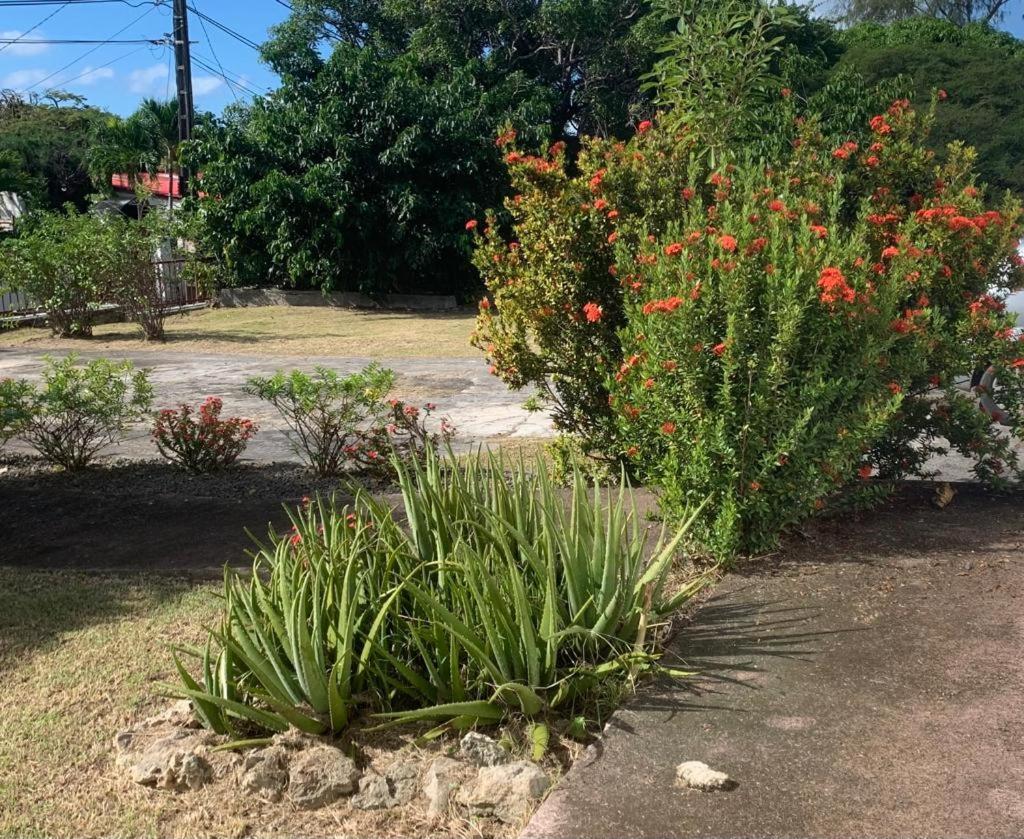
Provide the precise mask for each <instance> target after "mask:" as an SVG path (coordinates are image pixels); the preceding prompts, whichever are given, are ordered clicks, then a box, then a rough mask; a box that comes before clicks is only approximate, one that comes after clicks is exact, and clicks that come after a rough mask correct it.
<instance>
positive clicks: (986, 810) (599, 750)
mask: <svg viewBox="0 0 1024 839" xmlns="http://www.w3.org/2000/svg"><path fill="white" fill-rule="evenodd" d="M909 495H910V497H907V498H903V499H898V500H896V501H895V502H894V503H892V504H890V505H888V506H887V507H885V508H883V509H881V510H878V511H876V512H873V513H869V514H865V515H863V516H849V517H845V518H844V519H843V520H842V521H832V522H828V523H822V525H821V526H820V527H813V526H812V527H810V528H808V531H809V532H808V534H807V536H806V537H805V538H804V539H793V540H791V543H790V544H789V545H788V546H787V547H786V548H785V549H784V550H783V551H782V552H781V555H780V556H777V557H775V558H773V559H770V560H767V561H762V562H759V563H753V564H751V565H749V566H746V567H743V568H740V569H739V571H740V574H736V575H731V576H729V577H727V578H726V580H725V581H724V582H723V583H722V584H721V585H720V586H719V587H717V588H716V589H715V591H714V592H713V595H712V597H711V598H710V599H709V600H708V601H707V602H706V603H705V604H704V605H703V606H702V608H700V609H699V611H698V612H697V614H696V615H695V618H694V621H693V623H692V624H691V625H689V626H687V627H685V628H684V629H683V630H682V631H681V632H680V634H679V635H678V636H677V638H676V639H675V641H674V642H673V644H672V646H671V650H670V655H669V656H667V659H668V660H669V661H670V662H672V661H674V662H679V661H680V660H681V661H682V663H683V665H684V666H685V667H686V669H691V670H698V671H701V676H700V677H699V678H697V679H691V680H689V681H686V682H681V683H677V685H682V687H680V686H676V687H674V688H670V687H668V686H667V685H662V686H652V685H648V686H647V687H646V688H642V689H641V690H640V691H639V693H638V694H637V696H636V697H635V698H634V699H632V700H631V701H630V702H629V703H628V704H627V705H626V706H625V707H624V708H622V709H621V710H620V711H619V712H617V713H616V714H615V715H614V716H613V717H612V719H611V721H610V723H609V724H608V726H607V728H606V735H605V737H604V738H603V739H602V741H600V742H599V743H598V745H597V746H596V747H594V748H593V749H591V751H590V753H589V755H588V756H587V757H585V758H584V759H583V760H581V761H579V762H577V763H576V765H575V766H573V768H572V770H571V771H570V772H569V774H568V775H567V777H566V778H565V779H564V780H563V782H562V783H561V784H560V785H559V787H558V788H557V789H556V790H555V791H554V792H553V793H552V795H551V796H550V797H549V798H548V799H547V801H546V802H545V803H544V804H543V805H542V807H541V809H540V810H539V811H538V813H537V814H536V815H535V816H534V819H533V821H532V822H531V824H530V826H529V827H528V828H527V830H526V833H525V834H524V837H523V839H574V837H582V836H586V837H590V838H591V839H612V837H627V836H628V837H633V839H648V837H649V838H650V839H669V837H680V838H681V837H719V839H726V837H777V838H778V839H781V837H792V838H793V839H796V837H835V839H839V837H869V836H870V837H877V836H915V837H952V836H972V837H982V836H984V837H1007V839H1009V838H1010V837H1014V838H1015V839H1016V837H1021V836H1024V748H1022V740H1021V731H1024V657H1022V655H1021V650H1022V647H1024V609H1022V604H1024V498H1021V497H1020V496H1017V497H1007V496H989V495H986V494H985V493H984V492H983V491H981V490H980V489H978V488H965V489H961V492H960V494H959V495H958V497H957V499H956V500H955V501H954V502H953V504H952V505H951V506H949V507H947V508H946V509H945V510H943V511H939V510H935V509H933V508H932V507H931V506H930V505H929V504H928V502H927V493H926V492H925V488H924V487H921V488H920V489H917V490H913V491H911V492H910V493H909ZM688 760H700V761H704V762H705V763H707V764H708V765H710V766H712V767H713V768H715V769H719V770H721V771H724V772H727V773H728V774H729V775H730V776H731V777H732V778H733V779H734V780H735V781H736V783H737V786H736V788H735V789H733V790H732V791H729V792H718V793H703V792H697V791H693V790H687V789H681V788H679V787H677V786H676V785H675V767H676V766H677V765H678V764H679V763H681V762H683V761H688Z"/></svg>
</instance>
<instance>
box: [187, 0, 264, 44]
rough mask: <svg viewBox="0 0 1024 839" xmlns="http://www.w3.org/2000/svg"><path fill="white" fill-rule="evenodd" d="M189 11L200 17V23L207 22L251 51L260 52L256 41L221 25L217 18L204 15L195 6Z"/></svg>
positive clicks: (190, 6) (225, 25) (189, 8)
mask: <svg viewBox="0 0 1024 839" xmlns="http://www.w3.org/2000/svg"><path fill="white" fill-rule="evenodd" d="M188 10H189V11H190V12H192V13H193V14H194V15H195V16H196V17H198V18H199V20H200V21H204V20H205V21H206V22H207V23H209V24H210V25H211V26H216V27H217V28H218V29H219V30H220V31H221V32H223V33H225V34H226V35H230V36H231V37H232V38H234V39H235V40H236V41H238V42H239V43H241V44H245V45H246V46H247V47H249V48H250V49H254V50H259V48H260V45H259V44H257V43H256V42H255V41H254V40H252V39H251V38H248V37H246V36H245V35H243V34H242V33H241V32H236V31H235V30H234V29H232V28H231V27H230V26H228V25H227V24H225V23H221V22H220V21H219V20H217V19H216V18H212V17H210V16H209V15H205V14H203V13H202V12H201V11H199V9H197V8H196V7H195V6H194V5H189V6H188Z"/></svg>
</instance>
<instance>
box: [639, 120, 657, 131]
mask: <svg viewBox="0 0 1024 839" xmlns="http://www.w3.org/2000/svg"><path fill="white" fill-rule="evenodd" d="M652 124H653V123H652V122H651V121H650V120H649V119H645V120H644V121H643V122H641V123H640V124H639V125H638V126H637V127H636V133H637V134H643V133H644V132H645V131H648V130H650V128H651V125H652Z"/></svg>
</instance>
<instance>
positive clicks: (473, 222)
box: [466, 218, 477, 230]
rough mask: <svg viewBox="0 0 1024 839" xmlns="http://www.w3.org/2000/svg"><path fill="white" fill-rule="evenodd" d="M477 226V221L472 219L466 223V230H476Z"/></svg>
mask: <svg viewBox="0 0 1024 839" xmlns="http://www.w3.org/2000/svg"><path fill="white" fill-rule="evenodd" d="M476 225H477V220H476V219H475V218H471V219H470V220H469V221H467V222H466V230H475V229H476Z"/></svg>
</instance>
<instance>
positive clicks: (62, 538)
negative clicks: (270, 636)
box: [0, 458, 348, 578]
mask: <svg viewBox="0 0 1024 839" xmlns="http://www.w3.org/2000/svg"><path fill="white" fill-rule="evenodd" d="M317 492H319V493H321V494H323V495H330V494H331V493H335V492H337V493H338V498H339V502H340V503H344V501H345V500H346V498H347V497H348V494H347V493H346V491H345V485H344V483H343V482H342V481H339V480H328V479H316V478H313V477H312V476H310V475H309V474H308V473H307V472H305V470H303V469H302V467H300V466H298V465H295V464H288V463H277V464H270V465H260V466H256V465H240V466H236V467H233V468H231V469H229V470H226V471H224V472H221V473H218V474H213V475H195V476H193V475H189V474H187V473H185V472H182V471H180V470H177V469H174V468H172V467H169V466H168V465H167V464H165V463H160V462H145V461H143V462H140V461H122V462H115V463H114V464H112V465H109V466H105V467H103V468H96V469H90V470H86V471H84V472H82V473H80V474H77V475H73V474H66V473H60V472H57V471H54V470H50V469H48V468H46V467H42V466H40V465H39V462H38V461H35V460H30V459H27V458H8V459H7V460H5V461H2V462H0V509H2V510H4V511H5V519H6V521H7V523H8V526H7V527H6V528H5V532H4V539H3V544H2V546H0V565H12V566H21V567H30V568H35V569H46V568H69V569H78V570H108V571H117V572H119V573H123V572H135V571H139V572H147V573H171V574H178V575H180V574H183V573H184V574H187V575H189V576H192V577H199V578H205V577H215V576H219V575H220V574H221V572H222V570H223V567H224V565H225V563H230V564H232V565H248V563H249V560H248V557H247V555H246V550H247V549H249V548H251V547H253V542H252V540H250V539H248V538H247V537H246V534H245V531H246V529H248V530H249V531H250V532H251V533H253V535H254V536H256V537H257V538H261V537H263V536H265V535H266V533H267V529H268V526H273V527H274V529H275V530H276V531H278V532H283V531H284V530H287V529H288V528H289V527H290V522H289V519H288V515H287V513H286V512H285V510H284V505H285V504H290V505H293V506H294V505H296V504H299V503H300V502H301V500H302V497H303V496H304V495H309V496H313V495H315V494H316V493H317Z"/></svg>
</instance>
